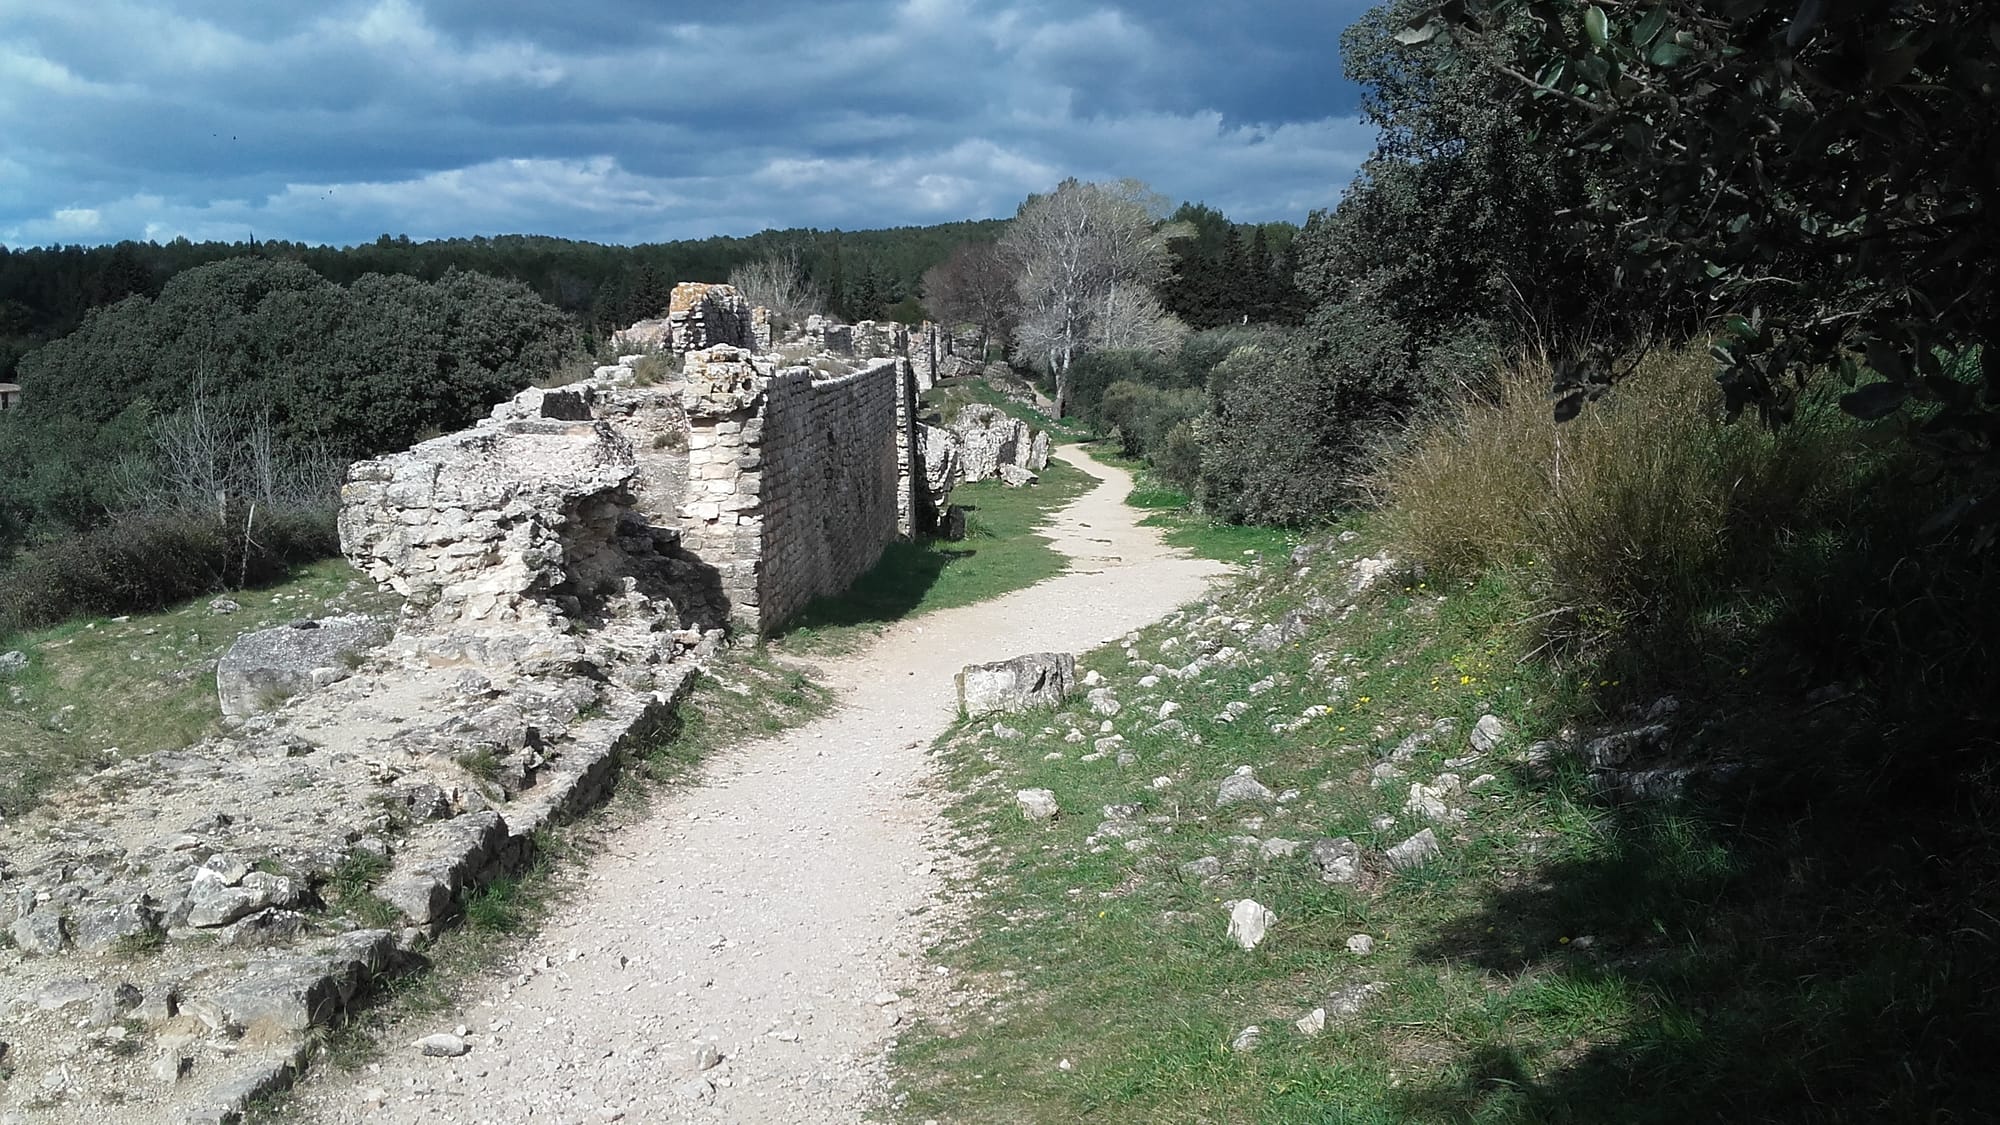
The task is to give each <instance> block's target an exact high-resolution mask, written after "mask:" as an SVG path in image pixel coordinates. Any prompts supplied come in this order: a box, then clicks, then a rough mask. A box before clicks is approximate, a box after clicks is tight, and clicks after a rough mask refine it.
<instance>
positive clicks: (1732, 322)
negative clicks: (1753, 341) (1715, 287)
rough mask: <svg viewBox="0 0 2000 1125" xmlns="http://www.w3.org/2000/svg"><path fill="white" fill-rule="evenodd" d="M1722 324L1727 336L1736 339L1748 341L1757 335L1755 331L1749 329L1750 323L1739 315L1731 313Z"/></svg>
mask: <svg viewBox="0 0 2000 1125" xmlns="http://www.w3.org/2000/svg"><path fill="white" fill-rule="evenodd" d="M1722 323H1723V326H1724V327H1725V328H1728V329H1729V334H1730V335H1732V336H1735V337H1737V338H1738V339H1742V340H1748V339H1749V338H1751V337H1752V336H1755V335H1756V334H1757V330H1756V329H1755V328H1752V327H1750V321H1749V320H1748V319H1747V318H1745V317H1743V316H1742V315H1740V314H1734V313H1732V314H1731V315H1730V316H1729V317H1728V318H1727V319H1725V320H1724V321H1723V322H1722Z"/></svg>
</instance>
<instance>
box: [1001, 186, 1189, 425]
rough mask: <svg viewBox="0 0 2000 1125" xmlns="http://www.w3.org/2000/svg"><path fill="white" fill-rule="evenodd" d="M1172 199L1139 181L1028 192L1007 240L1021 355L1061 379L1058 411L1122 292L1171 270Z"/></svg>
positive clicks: (1064, 408)
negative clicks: (1167, 224)
mask: <svg viewBox="0 0 2000 1125" xmlns="http://www.w3.org/2000/svg"><path fill="white" fill-rule="evenodd" d="M1164 218H1165V200H1164V199H1163V198H1162V197H1160V196H1159V195H1156V194H1155V193H1153V192H1152V191H1151V190H1150V189H1148V188H1147V187H1146V186H1145V185H1144V184H1141V183H1139V182H1138V181H1136V180H1123V181H1119V182H1117V183H1107V184H1090V183H1083V182H1081V181H1079V180H1075V179H1070V180H1064V181H1063V182H1062V183H1061V184H1059V185H1058V186H1057V187H1056V190H1054V191H1053V192H1050V193H1049V194H1047V195H1037V196H1031V197H1029V199H1028V201H1027V202H1025V203H1023V204H1022V205H1021V210H1020V213H1019V214H1017V215H1016V216H1015V218H1014V221H1013V223H1012V224H1010V225H1009V226H1008V228H1007V233H1006V234H1005V235H1004V236H1003V237H1002V239H1001V243H1000V245H1001V248H1002V250H1003V251H1004V252H1005V253H1006V254H1007V255H1008V257H1009V258H1010V259H1011V260H1012V261H1013V263H1014V265H1015V270H1016V280H1015V292H1016V295H1017V297H1018V299H1019V302H1020V314H1019V325H1018V327H1017V328H1016V330H1015V334H1014V335H1015V351H1016V353H1017V354H1018V355H1019V356H1021V358H1022V359H1024V360H1026V361H1030V362H1034V363H1037V364H1040V365H1041V366H1044V367H1045V368H1046V369H1047V370H1048V371H1049V373H1050V374H1051V375H1053V376H1054V378H1055V384H1056V394H1055V404H1056V411H1057V413H1058V414H1063V413H1066V412H1067V411H1068V410H1069V406H1070V397H1071V396H1070V368H1071V365H1072V364H1074V363H1075V361H1076V357H1077V356H1078V355H1080V354H1082V353H1083V352H1084V351H1086V350H1088V349H1090V348H1091V347H1093V346H1100V347H1101V346H1102V333H1103V332H1104V331H1106V330H1107V329H1108V328H1109V327H1110V323H1109V320H1110V317H1109V314H1110V313H1111V311H1112V307H1111V306H1112V301H1113V290H1114V288H1115V287H1117V286H1120V285H1124V286H1131V287H1141V288H1146V289H1150V288H1152V287H1154V286H1157V285H1158V284H1160V282H1162V281H1164V280H1165V279H1166V277H1167V276H1168V271H1169V269H1170V268H1171V266H1170V255H1169V254H1168V252H1167V242H1168V240H1169V239H1170V238H1172V237H1173V236H1174V235H1175V234H1177V233H1178V232H1177V231H1175V230H1173V229H1171V228H1163V227H1162V220H1163V219H1164Z"/></svg>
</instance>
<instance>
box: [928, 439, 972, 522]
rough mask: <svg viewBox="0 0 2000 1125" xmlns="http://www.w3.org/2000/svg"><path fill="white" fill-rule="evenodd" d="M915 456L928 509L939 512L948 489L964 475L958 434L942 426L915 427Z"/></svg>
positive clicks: (943, 504) (949, 490)
mask: <svg viewBox="0 0 2000 1125" xmlns="http://www.w3.org/2000/svg"><path fill="white" fill-rule="evenodd" d="M917 458H918V460H920V461H921V462H922V463H923V468H924V493H925V494H926V495H927V496H928V497H929V498H930V510H931V511H933V512H941V511H943V510H944V509H945V505H946V502H947V500H948V499H949V497H950V496H951V490H952V488H953V487H955V486H956V485H957V484H958V482H959V481H961V480H963V479H964V477H965V465H964V463H963V461H962V460H961V450H960V447H959V442H958V435H957V434H954V433H952V432H951V431H950V430H947V429H945V428H944V427H942V426H930V425H922V426H918V427H917Z"/></svg>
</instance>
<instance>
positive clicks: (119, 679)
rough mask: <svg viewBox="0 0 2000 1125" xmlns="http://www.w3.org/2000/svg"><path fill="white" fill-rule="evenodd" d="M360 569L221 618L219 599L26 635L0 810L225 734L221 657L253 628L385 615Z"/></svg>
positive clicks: (274, 593)
mask: <svg viewBox="0 0 2000 1125" xmlns="http://www.w3.org/2000/svg"><path fill="white" fill-rule="evenodd" d="M368 586H369V584H368V583H367V582H366V581H365V580H364V579H362V578H361V577H360V576H359V575H357V574H355V572H354V570H353V568H352V567H350V566H348V565H347V563H346V562H344V561H342V560H339V559H330V560H327V561H325V562H320V563H315V564H313V565H311V566H307V567H304V568H301V569H300V570H299V571H298V573H297V574H296V575H295V576H294V578H293V580H292V581H290V582H287V583H284V584H282V585H278V586H271V587H267V588H264V589H261V590H244V591H240V592H237V593H233V594H230V595H228V597H229V598H230V599H231V600H232V601H235V602H236V603H237V604H238V605H240V606H241V607H242V609H241V610H240V611H239V612H236V613H233V614H227V615H217V614H214V613H211V612H210V611H209V608H208V606H209V602H210V601H212V600H213V596H203V597H198V598H195V599H193V600H191V601H188V602H186V603H183V604H181V605H179V606H176V607H174V608H173V609H169V610H166V611H165V612H162V613H154V614H141V615H134V616H132V617H131V618H130V619H128V620H126V621H112V620H108V619H104V618H85V619H80V620H75V621H70V622H66V623H64V624H62V625H58V626H55V627H53V628H48V629H41V630H36V631H33V632H29V633H24V634H18V635H16V636H14V637H11V638H8V639H7V640H6V641H5V642H4V643H0V648H4V649H20V650H21V651H23V652H25V653H26V654H27V655H28V658H29V665H28V667H27V668H26V669H25V670H24V671H22V672H20V673H17V674H15V675H13V676H11V677H9V676H3V675H0V814H6V815H12V814H16V813H19V812H20V811H22V810H23V809H25V808H28V807H30V806H31V805H32V804H33V803H34V802H35V801H36V800H37V799H38V798H39V797H40V796H41V795H42V794H43V793H46V792H48V791H49V790H50V789H52V788H54V787H56V786H59V785H61V784H63V783H64V782H66V781H69V780H71V779H74V778H76V777H78V776H80V775H82V774H85V773H88V772H90V771H92V770H96V769H100V768H102V767H104V766H106V765H109V764H111V763H112V762H115V761H118V760H121V759H125V758H132V757H138V756H142V755H146V754H152V753H156V752H158V751H161V750H178V749H181V748H183V747H186V746H189V745H191V744H193V743H194V742H197V741H199V740H200V739H202V738H204V737H206V736H208V735H210V734H213V733H215V732H216V731H217V730H219V729H220V725H221V718H222V716H221V710H220V707H219V705H218V704H217V702H216V696H215V662H216V661H217V660H218V659H219V658H220V657H221V656H222V654H223V652H224V651H225V650H227V649H228V647H229V645H230V644H231V643H232V642H233V641H235V639H236V638H237V637H238V636H239V635H241V634H243V633H246V632H251V631H254V630H257V629H264V628H269V627H270V626H273V625H277V624H280V623H283V622H285V621H290V620H294V619H297V618H300V617H313V616H323V615H325V614H328V613H335V612H379V611H382V610H385V609H386V608H388V606H389V605H390V604H391V600H392V599H390V598H388V597H386V596H384V595H380V594H377V593H375V592H374V591H373V590H372V589H370V588H368Z"/></svg>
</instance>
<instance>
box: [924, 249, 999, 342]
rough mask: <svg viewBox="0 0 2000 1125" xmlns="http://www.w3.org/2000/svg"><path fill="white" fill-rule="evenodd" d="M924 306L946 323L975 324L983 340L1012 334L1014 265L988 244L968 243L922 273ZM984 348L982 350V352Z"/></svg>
mask: <svg viewBox="0 0 2000 1125" xmlns="http://www.w3.org/2000/svg"><path fill="white" fill-rule="evenodd" d="M923 296H924V303H925V305H926V306H928V307H929V309H930V310H931V313H932V314H933V315H934V316H936V317H937V318H938V319H939V320H940V321H943V322H944V323H946V324H953V325H957V324H976V325H978V326H979V329H980V332H981V334H982V336H983V337H993V336H999V337H1002V338H1005V337H1007V336H1009V335H1011V334H1012V332H1013V328H1014V316H1015V312H1016V305H1015V302H1016V301H1017V300H1018V298H1017V296H1016V294H1015V292H1014V266H1013V263H1012V262H1010V261H1009V260H1008V258H1007V255H1006V254H1004V253H1002V252H1001V250H1000V247H999V246H997V245H995V244H994V243H991V242H968V243H965V244H964V245H962V246H960V247H959V248H958V249H956V250H953V251H952V252H951V257H949V258H946V259H945V260H944V261H942V262H940V263H938V264H937V265H935V266H932V267H931V268H930V269H929V270H926V271H925V272H924V279H923ZM983 351H984V349H982V352H983Z"/></svg>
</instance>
